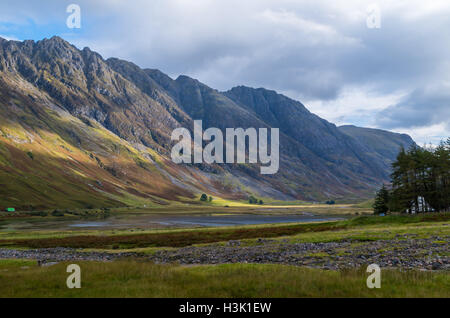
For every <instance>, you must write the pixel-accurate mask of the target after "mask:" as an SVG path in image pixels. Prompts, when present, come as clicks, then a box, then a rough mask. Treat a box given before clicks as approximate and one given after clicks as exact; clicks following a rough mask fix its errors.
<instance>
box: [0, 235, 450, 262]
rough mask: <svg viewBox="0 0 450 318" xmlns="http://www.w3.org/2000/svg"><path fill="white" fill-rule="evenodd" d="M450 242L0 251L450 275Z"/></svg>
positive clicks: (50, 258) (409, 238) (1, 254)
mask: <svg viewBox="0 0 450 318" xmlns="http://www.w3.org/2000/svg"><path fill="white" fill-rule="evenodd" d="M449 242H450V236H445V237H438V236H433V237H430V238H427V239H423V238H416V237H415V236H414V235H412V234H410V235H402V236H398V237H396V238H395V239H393V240H378V241H370V242H361V241H351V240H347V241H339V242H327V243H290V242H289V241H287V240H284V241H279V240H263V239H259V240H257V241H256V242H255V243H254V244H251V245H249V244H247V243H244V242H241V241H230V242H228V243H227V244H225V245H219V244H212V245H207V246H192V247H185V248H180V249H177V250H161V251H158V252H156V253H154V254H152V255H145V254H138V253H114V254H113V253H106V252H83V251H80V250H74V249H68V248H52V249H39V250H12V249H0V259H1V258H3V259H6V258H27V259H37V260H39V261H40V262H41V263H43V264H45V263H48V262H59V261H72V260H74V261H76V260H98V261H110V260H115V259H119V258H124V257H139V258H144V259H146V260H148V261H152V262H155V263H179V264H185V265H188V264H223V263H276V264H288V265H297V266H308V267H313V268H321V269H343V268H353V267H360V266H364V265H365V266H367V265H369V264H373V263H375V264H378V265H379V266H381V267H394V268H403V269H418V270H450V257H449V255H450V248H449V244H448V243H449Z"/></svg>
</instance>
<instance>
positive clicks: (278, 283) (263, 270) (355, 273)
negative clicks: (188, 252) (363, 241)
mask: <svg viewBox="0 0 450 318" xmlns="http://www.w3.org/2000/svg"><path fill="white" fill-rule="evenodd" d="M78 264H79V265H80V267H81V289H68V288H67V287H66V279H67V276H68V275H69V274H67V273H66V266H67V265H68V263H61V264H58V265H55V266H51V267H37V266H32V267H30V268H25V269H24V268H23V267H22V266H21V264H20V263H15V264H14V263H8V262H6V263H5V262H4V261H0V296H1V297H232V298H235V297H258V298H260V297H450V281H449V279H450V278H449V276H448V274H446V273H436V272H433V273H431V272H416V271H409V272H400V271H393V270H386V271H383V272H382V276H381V279H382V284H381V289H368V288H367V286H366V279H367V277H368V274H367V273H366V272H365V271H364V269H359V270H347V271H340V272H336V271H323V270H317V269H309V268H301V267H293V266H285V265H254V264H233V265H217V266H196V267H181V266H175V265H154V264H150V263H143V262H135V261H121V262H108V263H99V262H80V263H78Z"/></svg>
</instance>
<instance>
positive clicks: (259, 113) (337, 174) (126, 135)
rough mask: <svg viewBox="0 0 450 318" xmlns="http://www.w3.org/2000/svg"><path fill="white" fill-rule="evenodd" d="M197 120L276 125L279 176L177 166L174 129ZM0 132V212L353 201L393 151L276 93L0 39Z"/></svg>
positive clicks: (383, 173)
mask: <svg viewBox="0 0 450 318" xmlns="http://www.w3.org/2000/svg"><path fill="white" fill-rule="evenodd" d="M195 119H202V120H203V123H204V129H206V128H208V127H218V128H221V129H223V130H224V129H225V128H238V127H242V128H248V127H254V128H270V127H274V128H280V132H281V133H280V151H281V154H280V160H281V163H280V171H279V173H277V174H275V175H267V176H263V175H261V174H260V173H259V167H258V165H248V164H229V165H212V166H209V165H175V164H173V163H172V162H171V160H170V157H169V155H170V151H171V145H172V144H173V142H172V141H171V140H170V135H171V132H172V131H173V129H175V128H177V127H186V128H189V129H192V126H193V120H195ZM0 129H1V131H0V184H1V189H0V208H1V207H3V206H6V205H12V206H16V207H31V206H32V207H34V208H37V207H52V206H64V207H70V206H74V207H88V206H95V207H97V206H117V205H143V204H163V203H165V202H167V201H168V200H178V201H184V200H186V198H193V197H195V195H197V194H198V193H200V192H207V193H209V194H211V195H216V196H221V197H226V198H245V197H246V196H248V195H249V194H251V193H254V194H257V195H259V196H265V197H274V198H278V199H287V200H289V199H305V200H322V199H325V198H346V199H357V198H362V197H365V196H367V195H368V194H369V193H371V192H372V191H373V189H374V188H375V187H377V186H378V185H379V183H380V182H382V181H383V180H385V179H386V177H387V176H388V174H389V163H390V160H392V158H393V153H395V150H394V147H395V146H396V145H397V144H396V143H392V142H391V141H384V138H390V135H389V134H388V135H383V134H381V133H377V134H376V137H374V136H373V134H369V135H370V137H368V136H369V135H368V134H367V133H366V131H365V133H361V134H359V133H358V132H357V131H355V130H350V129H346V128H337V127H336V126H335V125H333V124H331V123H329V122H327V121H325V120H323V119H321V118H319V117H318V116H316V115H314V114H312V113H310V112H309V111H308V110H307V109H306V108H305V107H304V106H303V105H302V104H301V103H299V102H297V101H294V100H291V99H289V98H287V97H285V96H283V95H280V94H277V93H276V92H273V91H269V90H265V89H252V88H248V87H242V86H241V87H236V88H233V89H232V90H230V91H228V92H225V93H221V92H219V91H217V90H215V89H212V88H210V87H208V86H207V85H204V84H202V83H201V82H199V81H198V80H195V79H192V78H190V77H187V76H180V77H178V78H177V79H176V80H173V79H171V78H170V77H169V76H167V75H166V74H164V73H162V72H160V71H158V70H151V69H141V68H139V67H138V66H136V65H135V64H133V63H131V62H128V61H123V60H119V59H115V58H110V59H108V60H104V59H103V58H102V57H101V56H100V55H99V54H97V53H95V52H92V51H91V50H90V49H89V48H84V49H83V50H79V49H77V48H76V47H74V46H73V45H71V44H69V43H68V42H66V41H64V40H63V39H61V38H58V37H53V38H51V39H44V40H42V41H37V42H34V41H24V42H18V41H6V40H3V39H1V38H0ZM364 136H365V137H364ZM374 138H375V139H376V142H375V141H374ZM384 148H388V149H384Z"/></svg>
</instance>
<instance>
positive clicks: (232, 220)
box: [0, 214, 342, 230]
mask: <svg viewBox="0 0 450 318" xmlns="http://www.w3.org/2000/svg"><path fill="white" fill-rule="evenodd" d="M341 219H342V218H338V217H336V216H324V215H320V216H315V215H312V214H294V215H292V214H291V215H260V214H237V215H229V214H215V215H198V214H197V215H195V214H194V215H186V214H183V215H157V214H145V215H142V214H138V215H132V214H130V215H119V216H111V217H108V218H107V219H102V220H99V219H72V220H67V219H61V220H55V219H52V220H51V221H49V220H45V219H44V220H42V221H41V220H34V221H33V222H27V221H18V222H15V223H11V224H8V225H3V226H1V227H0V229H3V230H5V229H10V230H14V229H17V230H19V229H22V230H23V229H32V230H49V229H58V230H77V229H79V230H83V229H125V228H131V229H132V228H171V227H223V226H237V225H256V224H269V223H298V222H318V221H334V220H341Z"/></svg>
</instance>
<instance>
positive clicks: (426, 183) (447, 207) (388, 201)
mask: <svg viewBox="0 0 450 318" xmlns="http://www.w3.org/2000/svg"><path fill="white" fill-rule="evenodd" d="M392 168H393V172H392V175H391V189H388V188H387V187H386V186H383V187H382V188H381V190H380V191H378V193H377V195H376V198H375V203H374V212H375V213H376V214H381V213H387V212H388V211H396V212H407V213H422V212H443V211H450V138H449V139H447V141H446V142H442V143H441V144H440V145H439V146H438V147H436V148H434V149H432V148H430V149H426V148H421V147H418V146H416V145H414V146H412V147H411V148H409V149H408V150H404V149H402V150H401V151H400V153H399V154H398V156H397V160H396V161H395V162H394V163H393V164H392Z"/></svg>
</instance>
